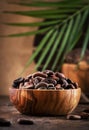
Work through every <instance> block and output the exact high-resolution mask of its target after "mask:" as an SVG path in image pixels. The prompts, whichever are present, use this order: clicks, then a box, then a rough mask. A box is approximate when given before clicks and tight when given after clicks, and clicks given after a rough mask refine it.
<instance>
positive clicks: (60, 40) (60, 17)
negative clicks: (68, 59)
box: [4, 0, 89, 70]
mask: <svg viewBox="0 0 89 130" xmlns="http://www.w3.org/2000/svg"><path fill="white" fill-rule="evenodd" d="M12 4H16V5H19V6H28V7H29V8H30V7H36V10H35V9H34V10H33V11H30V10H29V11H4V13H11V14H16V15H24V16H28V17H37V18H43V19H46V20H47V21H42V22H35V23H34V22H33V23H21V22H20V23H5V24H7V25H10V26H18V27H23V26H25V27H29V26H32V27H34V26H39V27H40V26H44V27H45V28H43V29H40V30H37V31H33V32H26V33H18V34H9V35H8V36H11V37H13V36H28V35H35V34H40V33H46V35H45V36H44V38H43V40H42V41H41V42H40V43H39V46H38V47H37V48H36V50H35V52H34V53H33V55H32V56H31V58H30V59H29V60H28V63H27V64H26V66H25V68H26V67H28V66H29V64H30V63H31V62H32V61H33V60H34V59H35V58H36V57H37V56H38V55H39V53H40V52H41V51H42V50H43V49H44V52H42V54H41V56H40V58H39V61H38V63H37V65H36V69H37V68H38V67H39V66H41V64H42V63H43V60H44V58H45V57H46V56H47V53H48V52H50V54H49V56H47V58H46V62H45V64H44V66H43V70H45V69H47V66H48V65H49V63H50V61H51V60H52V58H53V55H54V54H55V53H56V50H58V53H57V56H56V57H55V59H54V63H53V65H52V66H51V67H50V69H52V70H55V68H57V67H56V66H57V64H59V65H60V64H61V63H63V60H64V58H65V56H66V54H67V53H69V52H70V51H71V50H72V49H73V48H74V47H75V45H76V44H77V43H78V41H79V39H80V38H81V36H82V33H83V29H84V24H85V22H86V20H87V19H88V17H89V0H75V1H72V0H62V1H57V2H45V1H33V2H19V3H16V2H12ZM45 7H46V8H45ZM37 8H39V9H38V10H37ZM86 26H87V27H86V28H87V31H86V35H85V40H84V42H83V47H82V48H83V49H82V52H81V59H82V58H83V56H84V53H85V50H86V48H87V44H88V43H89V38H88V34H89V22H87V25H86ZM59 45H60V46H59ZM63 52H64V54H63ZM62 54H63V57H61V55H62ZM59 59H61V62H60V63H59ZM56 70H59V67H58V68H57V69H56Z"/></svg>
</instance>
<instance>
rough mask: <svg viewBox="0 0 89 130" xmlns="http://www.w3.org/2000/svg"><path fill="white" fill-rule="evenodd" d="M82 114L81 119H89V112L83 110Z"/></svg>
mask: <svg viewBox="0 0 89 130" xmlns="http://www.w3.org/2000/svg"><path fill="white" fill-rule="evenodd" d="M80 115H81V119H89V114H88V113H86V112H82V113H81V114H80Z"/></svg>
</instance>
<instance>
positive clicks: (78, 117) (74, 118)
mask: <svg viewBox="0 0 89 130" xmlns="http://www.w3.org/2000/svg"><path fill="white" fill-rule="evenodd" d="M66 118H67V119H68V120H81V116H80V115H67V117H66Z"/></svg>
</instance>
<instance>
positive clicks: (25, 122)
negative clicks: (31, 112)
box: [17, 118, 34, 125]
mask: <svg viewBox="0 0 89 130" xmlns="http://www.w3.org/2000/svg"><path fill="white" fill-rule="evenodd" d="M17 122H18V124H20V125H33V124H34V123H33V121H32V120H29V119H25V118H19V119H17Z"/></svg>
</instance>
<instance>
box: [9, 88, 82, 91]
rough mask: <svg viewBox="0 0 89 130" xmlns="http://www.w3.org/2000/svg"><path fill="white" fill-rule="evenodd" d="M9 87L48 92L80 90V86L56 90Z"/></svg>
mask: <svg viewBox="0 0 89 130" xmlns="http://www.w3.org/2000/svg"><path fill="white" fill-rule="evenodd" d="M11 89H12V90H27V91H43V92H44V91H47V92H50V91H52V92H53V91H54V92H59V91H70V90H72V91H76V90H80V91H81V88H80V87H78V88H73V89H71V88H70V89H61V90H60V89H59V90H57V89H56V90H54V89H50V90H49V89H27V88H12V87H10V88H9V90H11Z"/></svg>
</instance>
